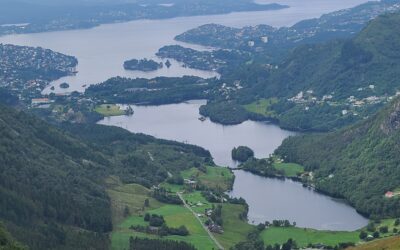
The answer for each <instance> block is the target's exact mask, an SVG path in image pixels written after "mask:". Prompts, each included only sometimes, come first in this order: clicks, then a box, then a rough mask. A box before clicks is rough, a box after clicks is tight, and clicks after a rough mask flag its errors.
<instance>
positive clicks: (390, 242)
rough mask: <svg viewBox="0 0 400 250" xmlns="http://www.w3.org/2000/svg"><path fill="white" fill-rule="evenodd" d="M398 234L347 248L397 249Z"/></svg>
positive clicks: (398, 245)
mask: <svg viewBox="0 0 400 250" xmlns="http://www.w3.org/2000/svg"><path fill="white" fill-rule="evenodd" d="M399 249H400V236H395V237H389V238H385V239H379V240H376V241H373V242H368V243H364V244H360V245H358V246H356V247H351V248H348V250H399Z"/></svg>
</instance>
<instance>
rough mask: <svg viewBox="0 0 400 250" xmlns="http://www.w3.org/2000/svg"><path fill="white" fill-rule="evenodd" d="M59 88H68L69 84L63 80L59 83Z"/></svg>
mask: <svg viewBox="0 0 400 250" xmlns="http://www.w3.org/2000/svg"><path fill="white" fill-rule="evenodd" d="M60 88H62V89H67V88H69V84H68V83H66V82H63V83H61V84H60Z"/></svg>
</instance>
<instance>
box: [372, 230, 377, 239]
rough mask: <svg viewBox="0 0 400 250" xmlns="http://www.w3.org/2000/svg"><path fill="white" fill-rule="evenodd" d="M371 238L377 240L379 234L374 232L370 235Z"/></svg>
mask: <svg viewBox="0 0 400 250" xmlns="http://www.w3.org/2000/svg"><path fill="white" fill-rule="evenodd" d="M372 236H373V237H374V238H375V239H376V238H379V232H378V231H375V232H374V233H373V234H372Z"/></svg>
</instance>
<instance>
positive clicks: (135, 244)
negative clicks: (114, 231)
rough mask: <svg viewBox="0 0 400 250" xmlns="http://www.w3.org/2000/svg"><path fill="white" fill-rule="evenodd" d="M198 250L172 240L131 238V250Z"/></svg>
mask: <svg viewBox="0 0 400 250" xmlns="http://www.w3.org/2000/svg"><path fill="white" fill-rule="evenodd" d="M170 249H174V250H196V248H195V247H194V246H192V245H190V244H188V243H185V242H182V241H181V242H177V241H172V240H157V239H141V238H133V237H131V238H130V240H129V250H170Z"/></svg>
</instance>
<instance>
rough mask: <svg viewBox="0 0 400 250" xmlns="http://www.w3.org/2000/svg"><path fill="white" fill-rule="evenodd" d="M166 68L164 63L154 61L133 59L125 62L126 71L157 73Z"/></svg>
mask: <svg viewBox="0 0 400 250" xmlns="http://www.w3.org/2000/svg"><path fill="white" fill-rule="evenodd" d="M163 67H164V64H163V63H162V62H160V63H158V62H156V61H154V60H151V59H150V60H148V59H147V58H144V59H140V60H138V59H132V60H128V61H125V62H124V69H126V70H139V71H144V72H150V71H155V70H158V69H161V68H163Z"/></svg>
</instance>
